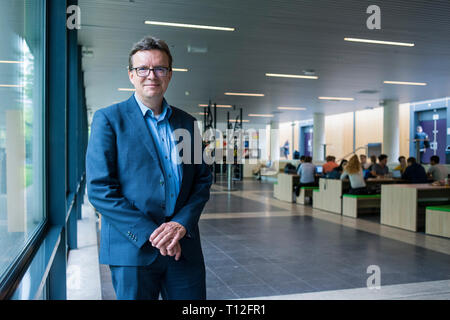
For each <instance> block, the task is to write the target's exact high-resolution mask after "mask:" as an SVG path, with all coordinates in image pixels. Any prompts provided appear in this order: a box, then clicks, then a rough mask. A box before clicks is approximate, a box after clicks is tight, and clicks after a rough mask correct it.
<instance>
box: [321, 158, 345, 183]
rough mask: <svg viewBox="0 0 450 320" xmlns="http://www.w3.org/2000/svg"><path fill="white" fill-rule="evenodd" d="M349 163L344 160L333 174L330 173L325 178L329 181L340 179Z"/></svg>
mask: <svg viewBox="0 0 450 320" xmlns="http://www.w3.org/2000/svg"><path fill="white" fill-rule="evenodd" d="M347 162H348V161H347V160H345V159H343V160H342V161H341V163H340V165H339V166H337V167H336V168H334V169H333V170H332V171H331V172H328V173H327V174H326V175H325V177H326V178H327V179H339V178H340V177H341V174H342V172H343V171H344V168H345V166H346V165H347Z"/></svg>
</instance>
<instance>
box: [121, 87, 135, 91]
mask: <svg viewBox="0 0 450 320" xmlns="http://www.w3.org/2000/svg"><path fill="white" fill-rule="evenodd" d="M117 90H119V91H136V89H131V88H119V89H117Z"/></svg>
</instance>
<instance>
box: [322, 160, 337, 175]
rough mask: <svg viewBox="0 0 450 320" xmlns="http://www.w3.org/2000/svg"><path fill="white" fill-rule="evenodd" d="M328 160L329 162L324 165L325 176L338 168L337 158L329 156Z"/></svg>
mask: <svg viewBox="0 0 450 320" xmlns="http://www.w3.org/2000/svg"><path fill="white" fill-rule="evenodd" d="M326 160H327V162H326V163H325V164H324V165H323V174H327V173H328V172H331V171H333V169H334V168H336V167H338V164H337V163H336V157H335V156H327V157H326Z"/></svg>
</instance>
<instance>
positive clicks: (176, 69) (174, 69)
mask: <svg viewBox="0 0 450 320" xmlns="http://www.w3.org/2000/svg"><path fill="white" fill-rule="evenodd" d="M172 71H179V72H188V71H189V69H185V68H172Z"/></svg>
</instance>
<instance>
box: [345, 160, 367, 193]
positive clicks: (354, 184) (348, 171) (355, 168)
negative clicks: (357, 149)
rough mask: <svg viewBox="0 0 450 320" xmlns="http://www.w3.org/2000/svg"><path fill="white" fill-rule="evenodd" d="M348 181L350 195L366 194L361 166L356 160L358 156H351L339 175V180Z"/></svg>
mask: <svg viewBox="0 0 450 320" xmlns="http://www.w3.org/2000/svg"><path fill="white" fill-rule="evenodd" d="M347 178H348V179H349V180H350V191H349V192H348V193H350V194H368V193H369V191H368V190H367V186H366V182H365V181H364V176H363V169H362V164H361V162H359V160H358V156H357V155H356V154H355V155H353V156H352V157H351V158H350V160H349V161H348V163H347V165H346V166H345V169H344V171H343V172H342V174H341V180H345V179H347Z"/></svg>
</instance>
